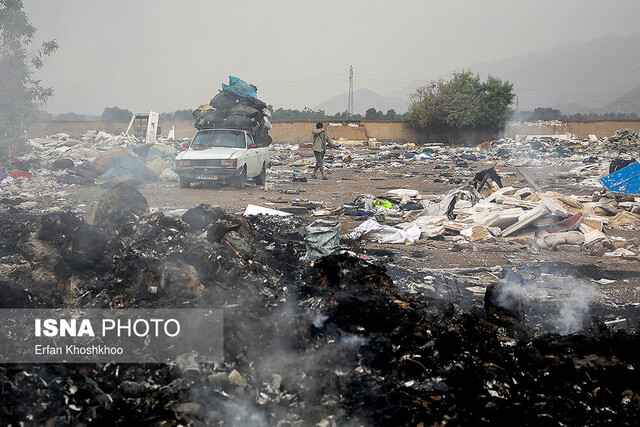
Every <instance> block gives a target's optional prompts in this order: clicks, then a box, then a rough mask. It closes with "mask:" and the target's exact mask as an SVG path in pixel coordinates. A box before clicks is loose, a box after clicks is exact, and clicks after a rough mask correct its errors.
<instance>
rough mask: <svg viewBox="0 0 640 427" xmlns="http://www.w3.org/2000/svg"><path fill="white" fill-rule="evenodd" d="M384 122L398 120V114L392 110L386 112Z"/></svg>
mask: <svg viewBox="0 0 640 427" xmlns="http://www.w3.org/2000/svg"><path fill="white" fill-rule="evenodd" d="M384 119H385V120H398V113H396V110H394V109H393V108H392V109H391V110H387V114H385V115H384Z"/></svg>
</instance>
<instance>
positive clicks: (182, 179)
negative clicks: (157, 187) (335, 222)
mask: <svg viewBox="0 0 640 427" xmlns="http://www.w3.org/2000/svg"><path fill="white" fill-rule="evenodd" d="M180 187H181V188H189V187H191V180H190V179H189V178H185V177H184V176H181V177H180Z"/></svg>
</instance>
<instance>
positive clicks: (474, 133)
mask: <svg viewBox="0 0 640 427" xmlns="http://www.w3.org/2000/svg"><path fill="white" fill-rule="evenodd" d="M315 124H316V122H315V121H312V120H291V121H277V122H274V123H273V129H272V130H271V131H270V135H271V137H272V138H273V140H274V141H275V142H277V143H297V142H309V141H311V131H312V130H313V129H315ZM335 124H338V123H331V122H324V125H325V128H326V129H327V131H328V132H329V135H331V137H332V138H334V139H340V138H344V139H348V140H356V141H366V140H368V139H369V138H376V139H377V140H378V141H390V142H391V141H394V142H418V143H426V142H444V143H450V142H452V141H451V138H450V135H449V134H448V132H441V131H428V132H418V131H416V130H415V129H412V128H410V127H408V126H406V125H405V124H404V123H403V122H400V121H384V120H362V121H360V122H358V123H353V125H354V126H349V125H348V124H346V123H340V126H335ZM128 125H129V122H128V121H127V122H103V121H95V122H80V121H75V122H61V121H51V122H41V123H36V124H34V125H33V126H32V127H31V128H29V137H31V138H33V137H43V136H46V135H52V134H55V133H59V132H65V133H68V134H70V135H84V134H85V133H86V132H87V131H88V130H103V131H105V132H109V133H116V132H124V131H125V130H126V129H127V126H128ZM355 125H357V126H355ZM172 126H174V127H175V134H176V138H177V139H181V138H191V137H192V136H193V134H194V133H195V132H196V129H195V128H194V127H193V122H192V121H191V120H178V121H167V120H164V121H160V127H161V133H162V135H167V133H168V132H169V130H170V129H171V127H172ZM624 128H629V129H631V130H640V120H599V121H568V122H555V123H549V122H536V123H520V122H513V123H509V124H507V128H506V129H505V130H504V131H495V130H493V129H470V130H467V131H464V132H462V133H461V135H460V136H459V137H458V141H457V143H458V144H468V145H471V144H477V143H480V142H483V141H490V140H492V139H497V138H502V137H503V136H506V137H508V138H514V137H515V136H516V135H562V134H566V133H573V134H575V135H577V136H578V137H579V138H587V137H588V136H589V135H590V134H594V135H597V136H598V137H603V136H611V135H613V134H615V132H616V130H618V129H624Z"/></svg>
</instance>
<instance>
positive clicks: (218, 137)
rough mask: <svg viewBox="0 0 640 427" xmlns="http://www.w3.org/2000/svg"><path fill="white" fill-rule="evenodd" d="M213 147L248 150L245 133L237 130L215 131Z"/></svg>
mask: <svg viewBox="0 0 640 427" xmlns="http://www.w3.org/2000/svg"><path fill="white" fill-rule="evenodd" d="M211 146H212V147H232V148H247V143H246V141H245V138H244V132H242V131H237V130H215V131H213V139H212V141H211Z"/></svg>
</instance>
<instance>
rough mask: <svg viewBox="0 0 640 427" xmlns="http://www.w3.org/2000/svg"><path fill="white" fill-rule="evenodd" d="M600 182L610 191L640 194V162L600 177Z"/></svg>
mask: <svg viewBox="0 0 640 427" xmlns="http://www.w3.org/2000/svg"><path fill="white" fill-rule="evenodd" d="M600 182H602V184H603V185H604V186H605V187H606V188H607V190H609V191H615V192H617V193H625V194H640V163H638V162H635V163H631V164H630V165H629V166H627V167H625V168H622V169H620V170H618V171H615V172H614V173H612V174H609V175H607V176H605V177H604V178H600Z"/></svg>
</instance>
